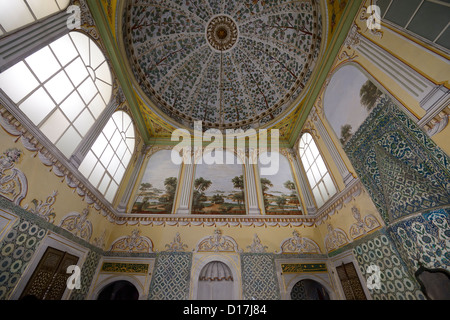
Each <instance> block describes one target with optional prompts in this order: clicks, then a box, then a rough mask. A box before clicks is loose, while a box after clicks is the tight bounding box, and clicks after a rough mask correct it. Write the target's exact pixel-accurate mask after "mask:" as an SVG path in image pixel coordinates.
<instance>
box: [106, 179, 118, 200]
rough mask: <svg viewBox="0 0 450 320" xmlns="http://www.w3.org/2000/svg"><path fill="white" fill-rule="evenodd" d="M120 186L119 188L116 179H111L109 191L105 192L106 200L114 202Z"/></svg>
mask: <svg viewBox="0 0 450 320" xmlns="http://www.w3.org/2000/svg"><path fill="white" fill-rule="evenodd" d="M118 188H119V186H118V185H117V184H116V183H115V182H114V181H111V184H110V185H109V188H108V191H107V192H106V194H105V198H106V200H108V201H109V202H113V200H114V196H115V195H116V192H117V189H118Z"/></svg>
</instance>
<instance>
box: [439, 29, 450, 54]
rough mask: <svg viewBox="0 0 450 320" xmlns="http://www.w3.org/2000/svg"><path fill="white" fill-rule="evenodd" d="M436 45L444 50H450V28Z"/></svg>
mask: <svg viewBox="0 0 450 320" xmlns="http://www.w3.org/2000/svg"><path fill="white" fill-rule="evenodd" d="M436 43H437V44H438V45H440V46H443V47H444V48H447V49H450V27H447V29H446V30H445V31H444V33H443V34H441V36H440V37H439V38H438V39H437V40H436Z"/></svg>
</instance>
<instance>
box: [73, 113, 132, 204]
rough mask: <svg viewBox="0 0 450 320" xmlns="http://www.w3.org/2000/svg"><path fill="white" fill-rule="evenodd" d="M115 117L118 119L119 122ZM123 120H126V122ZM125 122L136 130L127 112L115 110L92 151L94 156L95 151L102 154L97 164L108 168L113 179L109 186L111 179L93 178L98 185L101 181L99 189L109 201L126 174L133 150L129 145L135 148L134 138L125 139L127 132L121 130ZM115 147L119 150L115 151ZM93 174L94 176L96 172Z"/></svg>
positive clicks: (107, 171)
mask: <svg viewBox="0 0 450 320" xmlns="http://www.w3.org/2000/svg"><path fill="white" fill-rule="evenodd" d="M114 119H115V120H117V124H116V122H115V121H114ZM123 120H125V122H124V121H123ZM123 123H129V124H130V127H131V129H132V130H134V128H133V125H132V121H131V118H130V117H129V116H128V115H127V114H126V113H124V112H122V111H117V112H115V113H114V114H113V115H112V116H111V118H110V119H109V121H108V123H107V124H106V125H105V127H104V128H103V131H102V133H101V134H100V135H99V137H98V138H97V140H96V141H95V142H94V144H93V146H92V148H91V151H90V154H91V155H92V156H94V153H93V152H95V154H97V156H100V154H101V156H100V158H99V160H97V159H96V162H97V161H98V164H97V165H100V164H102V165H103V167H104V168H106V169H105V170H106V175H108V177H109V179H111V178H112V179H113V180H111V183H110V185H109V186H108V185H107V184H108V182H109V180H108V179H107V178H105V177H103V178H102V177H101V179H103V180H98V181H97V180H93V182H92V183H93V184H94V185H96V186H97V185H98V183H99V182H100V181H101V184H100V185H99V187H98V190H99V191H100V192H102V193H103V195H104V196H105V198H106V199H107V200H108V201H112V199H113V198H114V196H115V192H116V191H117V189H118V185H119V183H120V182H121V180H122V178H123V175H124V174H125V171H126V167H127V166H128V163H129V161H130V159H131V155H132V153H131V152H132V150H131V151H130V150H129V149H128V146H129V145H132V146H133V148H134V138H133V139H125V133H124V132H123V131H121V130H122V126H123ZM119 127H120V128H119ZM103 149H104V151H103ZM115 149H117V150H116V151H115ZM84 161H85V160H83V163H82V164H81V166H80V168H81V167H82V168H83V169H84V168H85V167H84ZM85 171H87V170H85ZM94 171H95V170H94ZM80 172H81V171H80ZM83 174H84V173H83ZM91 175H92V176H94V173H92V174H91ZM85 176H86V175H85ZM95 177H97V176H95ZM88 179H89V181H91V177H90V176H88ZM99 179H100V178H99Z"/></svg>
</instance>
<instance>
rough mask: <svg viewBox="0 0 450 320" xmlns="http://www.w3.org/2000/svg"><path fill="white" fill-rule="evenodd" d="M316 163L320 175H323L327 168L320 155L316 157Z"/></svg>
mask: <svg viewBox="0 0 450 320" xmlns="http://www.w3.org/2000/svg"><path fill="white" fill-rule="evenodd" d="M316 164H317V167H318V168H319V172H320V176H322V177H323V176H324V175H325V174H326V173H327V172H328V170H327V167H326V166H325V162H323V159H322V157H318V158H317V160H316Z"/></svg>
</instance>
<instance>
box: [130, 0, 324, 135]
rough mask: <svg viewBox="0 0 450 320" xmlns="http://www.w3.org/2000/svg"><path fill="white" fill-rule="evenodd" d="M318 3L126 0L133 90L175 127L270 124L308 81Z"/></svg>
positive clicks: (316, 45) (315, 51)
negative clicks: (196, 123)
mask: <svg viewBox="0 0 450 320" xmlns="http://www.w3.org/2000/svg"><path fill="white" fill-rule="evenodd" d="M319 9H320V8H319V3H318V1H315V0H304V1H283V0H264V1H259V0H254V1H251V2H245V1H241V0H227V1H213V0H189V1H187V0H162V1H141V0H128V2H127V4H126V5H125V6H124V12H123V24H122V32H123V43H124V48H125V52H126V53H127V60H128V62H129V66H130V68H131V70H132V72H133V74H134V77H135V79H133V81H134V85H135V87H136V90H137V92H138V94H139V95H140V96H141V98H142V100H143V101H144V102H145V103H146V105H147V107H149V108H151V109H152V110H153V111H154V112H156V113H157V114H159V115H160V116H162V117H163V118H164V119H166V120H167V121H169V122H171V123H172V124H174V125H175V126H182V127H191V128H192V127H193V126H194V121H202V123H203V126H204V127H208V128H218V129H228V128H246V127H249V126H251V127H254V128H258V127H260V126H261V125H265V124H267V123H270V122H271V121H273V120H276V119H278V118H279V117H280V116H281V115H283V114H285V113H286V112H287V111H289V110H290V109H292V108H291V107H292V106H293V103H294V101H295V100H296V99H297V98H298V97H299V96H301V94H302V92H304V90H305V87H306V86H307V85H308V80H309V78H310V76H311V74H312V70H313V68H314V66H315V64H316V60H317V58H318V56H319V51H320V42H321V31H322V30H321V29H322V26H321V17H320V10H319ZM285 111H286V112H285Z"/></svg>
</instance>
